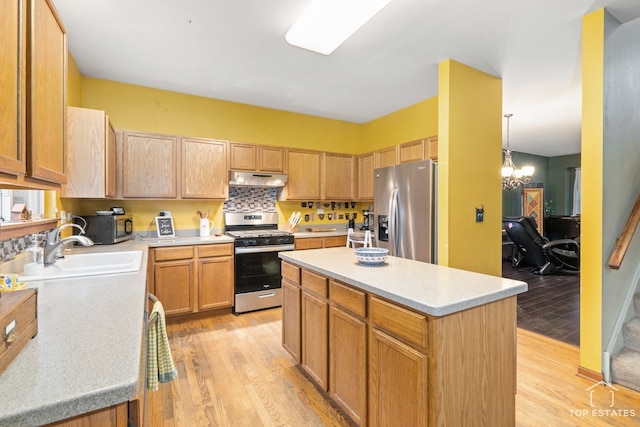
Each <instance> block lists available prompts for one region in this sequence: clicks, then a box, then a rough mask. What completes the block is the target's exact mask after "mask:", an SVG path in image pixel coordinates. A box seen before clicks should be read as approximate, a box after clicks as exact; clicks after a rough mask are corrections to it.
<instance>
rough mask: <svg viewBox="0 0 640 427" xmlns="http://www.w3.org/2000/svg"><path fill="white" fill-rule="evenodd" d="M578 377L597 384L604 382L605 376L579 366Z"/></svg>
mask: <svg viewBox="0 0 640 427" xmlns="http://www.w3.org/2000/svg"><path fill="white" fill-rule="evenodd" d="M576 375H578V376H579V377H583V378H587V379H590V380H593V381H595V382H598V381H602V380H604V376H603V375H602V373H601V372H596V371H592V370H591V369H587V368H585V367H583V366H578V373H577V374H576Z"/></svg>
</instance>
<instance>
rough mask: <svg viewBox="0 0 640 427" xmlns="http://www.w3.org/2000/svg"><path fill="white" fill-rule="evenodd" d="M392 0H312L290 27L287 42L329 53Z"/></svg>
mask: <svg viewBox="0 0 640 427" xmlns="http://www.w3.org/2000/svg"><path fill="white" fill-rule="evenodd" d="M390 1H391V0H311V3H309V6H307V8H306V9H305V11H304V12H302V15H300V17H299V18H298V20H297V21H296V22H295V23H294V24H293V26H292V27H291V28H290V29H289V31H287V34H286V35H285V39H286V40H287V43H289V44H291V45H293V46H298V47H301V48H303V49H308V50H312V51H314V52H318V53H321V54H323V55H329V54H330V53H331V52H333V51H334V50H335V49H336V48H337V47H338V46H340V45H341V44H342V43H344V41H345V40H347V39H348V38H349V37H351V35H352V34H353V33H355V32H356V31H357V30H358V29H359V28H360V27H362V26H363V25H364V24H365V23H366V22H367V21H368V20H369V19H371V18H372V17H373V16H374V15H375V14H376V13H378V12H380V10H382V8H384V7H385V6H386V5H387V4H388V3H389V2H390Z"/></svg>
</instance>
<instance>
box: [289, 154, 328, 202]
mask: <svg viewBox="0 0 640 427" xmlns="http://www.w3.org/2000/svg"><path fill="white" fill-rule="evenodd" d="M321 163H322V153H320V152H318V151H303V150H287V165H288V170H289V181H288V182H287V199H289V200H318V199H320V170H321V168H320V166H321Z"/></svg>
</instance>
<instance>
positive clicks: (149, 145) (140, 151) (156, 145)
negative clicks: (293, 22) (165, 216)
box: [120, 131, 178, 199]
mask: <svg viewBox="0 0 640 427" xmlns="http://www.w3.org/2000/svg"><path fill="white" fill-rule="evenodd" d="M120 145H121V147H120V150H121V154H122V155H121V156H120V157H121V161H120V168H121V177H122V179H121V185H122V197H123V198H136V199H139V198H152V199H153V198H170V199H174V198H176V197H177V196H178V137H176V136H172V135H162V134H153V133H141V132H134V131H123V132H122V134H121V142H120Z"/></svg>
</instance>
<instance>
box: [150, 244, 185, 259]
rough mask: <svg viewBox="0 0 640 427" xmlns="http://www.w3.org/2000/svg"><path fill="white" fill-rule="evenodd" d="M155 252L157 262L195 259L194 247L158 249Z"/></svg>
mask: <svg viewBox="0 0 640 427" xmlns="http://www.w3.org/2000/svg"><path fill="white" fill-rule="evenodd" d="M154 252H155V260H156V261H173V260H177V259H191V258H193V247H191V246H178V247H173V248H156V249H155V250H154Z"/></svg>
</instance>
